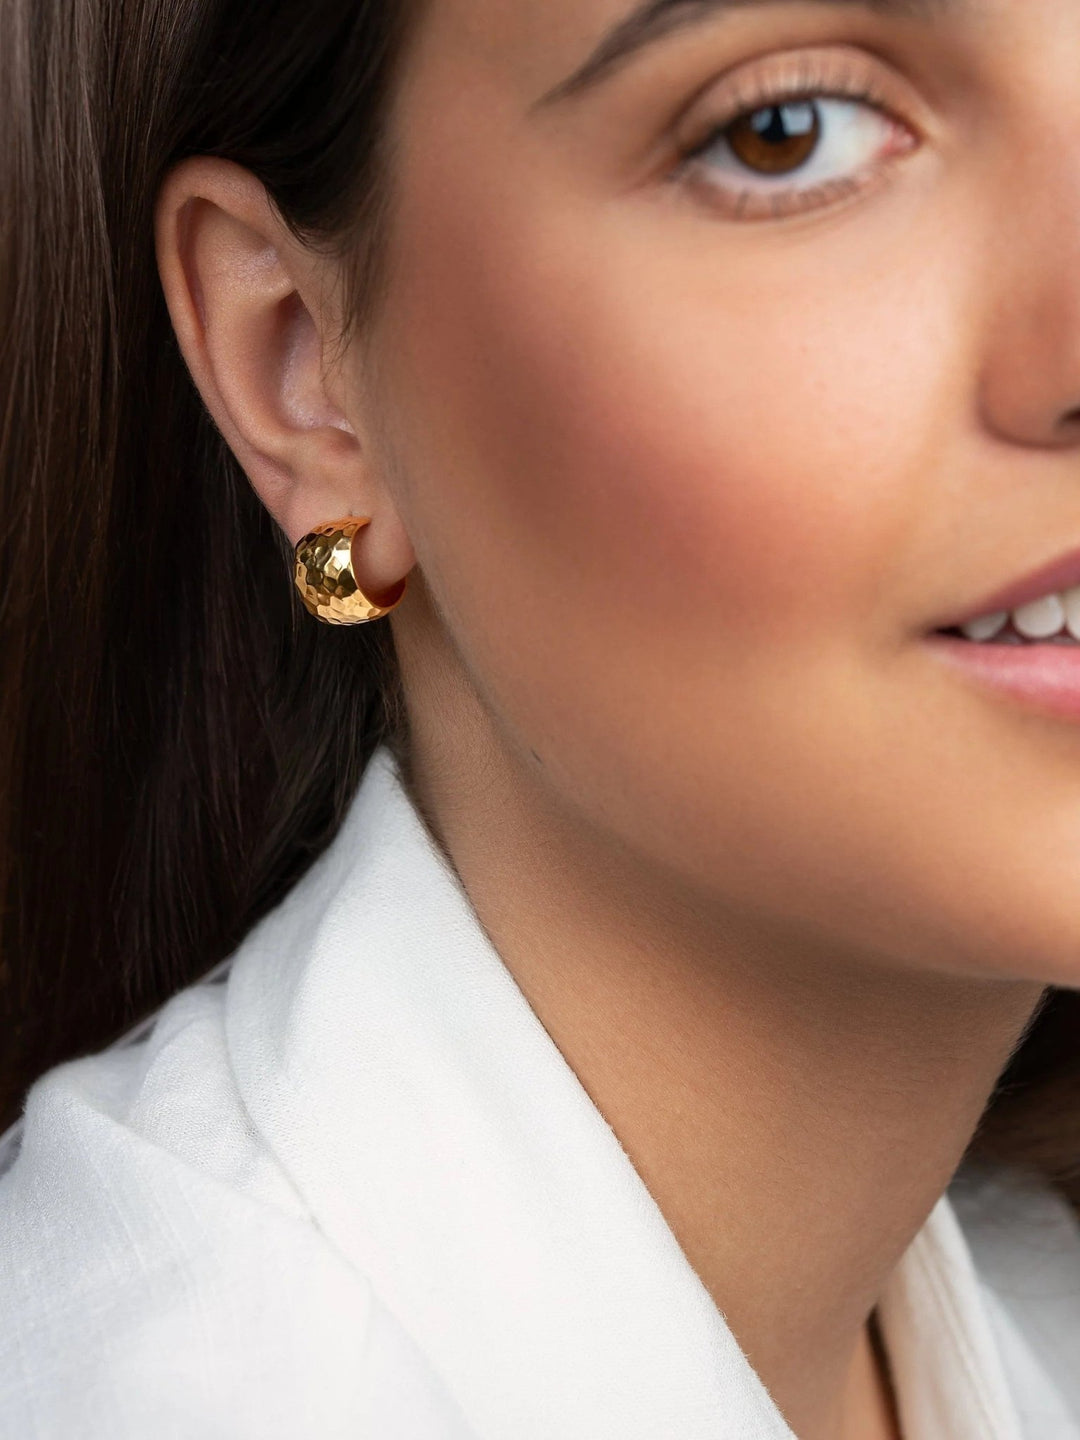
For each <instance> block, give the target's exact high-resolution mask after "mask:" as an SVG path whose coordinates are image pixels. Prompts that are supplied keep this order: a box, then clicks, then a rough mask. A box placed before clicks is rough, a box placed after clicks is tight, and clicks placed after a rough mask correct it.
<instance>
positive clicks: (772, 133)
mask: <svg viewBox="0 0 1080 1440" xmlns="http://www.w3.org/2000/svg"><path fill="white" fill-rule="evenodd" d="M820 134H821V122H820V121H819V119H818V113H817V109H816V107H815V106H814V105H813V104H811V103H810V101H808V100H800V101H796V102H795V103H794V104H792V103H788V104H786V105H766V106H763V107H762V108H761V109H759V110H752V111H748V112H747V113H746V114H745V115H742V116H740V117H739V118H738V119H737V120H734V121H733V122H732V123H731V124H730V125H728V126H727V128H726V129H725V130H724V136H725V138H726V139H727V142H728V144H729V145H730V146H731V149H732V150H733V151H734V153H735V155H736V156H737V157H738V158H739V159H740V160H741V161H742V162H743V164H744V165H748V166H749V167H750V168H751V169H753V170H761V171H765V172H767V173H768V174H778V173H782V172H783V171H786V170H795V169H797V168H798V167H799V166H800V165H802V164H804V163H805V162H806V160H807V159H808V158H809V157H810V155H811V154H812V153H813V151H814V147H815V145H816V144H817V142H818V138H819V136H820Z"/></svg>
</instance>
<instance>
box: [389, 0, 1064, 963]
mask: <svg viewBox="0 0 1080 1440" xmlns="http://www.w3.org/2000/svg"><path fill="white" fill-rule="evenodd" d="M643 13H647V16H648V17H650V18H647V19H646V20H644V21H643V22H642V23H641V25H640V26H638V25H637V24H636V22H633V23H631V24H630V25H629V27H628V28H626V29H623V30H622V31H621V32H619V31H618V27H619V26H620V24H621V23H625V22H627V20H628V16H629V14H630V8H629V5H628V3H627V0H432V3H431V4H430V6H429V10H428V13H427V15H426V16H425V18H424V20H423V22H422V24H421V25H420V28H419V31H418V34H417V37H416V41H415V45H414V49H413V50H412V52H411V54H410V56H409V62H408V65H407V67H406V72H405V76H404V82H403V88H402V90H401V93H400V98H399V102H398V107H397V111H396V116H395V130H396V135H397V140H398V152H397V156H396V160H395V175H396V187H397V208H396V211H395V214H394V221H393V233H392V236H391V241H390V244H391V252H392V256H393V269H392V272H391V276H390V281H389V288H388V291H387V300H386V305H385V308H384V309H383V310H382V312H381V315H380V317H379V319H378V321H377V323H376V328H375V330H374V331H373V332H372V333H371V335H370V336H369V337H368V339H369V341H370V344H369V345H368V347H367V348H368V353H369V355H370V357H371V374H372V376H373V377H374V379H371V376H369V377H368V379H369V380H370V381H371V385H372V412H373V414H376V413H377V416H378V425H379V427H380V429H379V442H378V443H379V447H380V449H381V450H382V452H383V453H382V457H381V458H382V460H383V462H385V467H386V473H387V474H388V475H390V476H392V477H393V482H392V483H393V486H394V489H395V498H396V501H397V504H398V506H399V507H400V511H401V514H402V517H403V520H404V523H405V525H406V527H407V529H408V532H409V534H410V536H411V538H412V541H413V544H414V546H415V549H416V553H417V556H418V560H419V565H420V569H421V571H422V572H423V575H424V579H425V582H426V586H427V588H428V589H429V590H430V592H431V594H432V596H433V599H434V601H435V606H436V610H437V612H438V613H439V614H440V616H441V617H442V619H443V620H444V621H445V624H446V626H447V628H448V632H449V634H450V635H451V636H452V649H453V653H454V654H455V655H456V656H457V657H459V658H460V661H461V664H462V665H463V667H464V669H465V672H466V673H467V674H468V676H469V677H470V679H471V682H472V684H473V685H474V686H475V688H476V690H477V692H478V694H479V695H480V697H481V700H482V703H483V704H484V706H485V707H486V708H487V709H488V711H489V712H490V713H491V715H492V716H493V718H494V720H495V723H496V727H497V731H498V734H499V735H500V736H501V738H502V741H503V743H504V744H505V745H506V747H507V749H508V751H509V753H510V754H511V755H512V756H513V757H515V758H516V759H517V760H518V761H519V763H520V764H521V765H522V766H523V767H529V768H530V770H531V771H532V772H533V773H535V774H536V775H537V776H539V777H542V779H543V783H544V784H545V785H546V786H547V787H548V788H549V791H550V793H551V794H552V795H553V796H555V797H556V798H557V799H558V801H559V802H560V803H561V805H562V806H563V807H564V809H565V810H566V812H567V813H569V814H571V815H572V816H573V817H575V819H576V820H577V821H578V822H579V823H580V824H581V825H583V826H586V827H589V828H590V829H592V830H595V831H600V832H604V833H605V834H608V835H613V836H616V837H618V839H619V840H620V841H622V842H624V843H625V844H627V845H629V847H630V848H631V851H632V852H633V853H634V854H635V855H636V856H637V857H639V858H640V860H641V862H642V863H643V864H646V865H649V866H650V867H657V868H658V870H659V869H662V870H664V871H665V872H672V873H674V874H677V875H678V876H679V877H680V878H681V880H683V881H685V882H686V883H688V884H689V885H690V886H691V887H692V889H693V890H694V891H695V892H697V893H699V894H700V895H702V896H707V897H709V899H710V901H711V902H714V903H715V904H716V905H717V906H719V907H721V908H724V907H726V908H728V909H730V910H731V911H732V912H735V913H739V914H740V915H743V916H757V917H761V918H762V919H763V920H766V919H767V920H768V921H769V922H770V923H778V924H780V925H782V926H783V928H784V929H785V931H790V932H792V933H799V932H802V933H803V934H805V935H813V936H815V937H816V938H818V939H822V940H824V941H826V942H827V943H829V944H832V945H835V946H836V947H837V948H838V949H840V950H844V951H849V950H853V951H857V952H860V953H862V954H864V955H871V956H875V957H879V958H880V959H881V960H882V961H883V963H891V964H901V965H904V966H915V967H923V968H934V969H937V970H947V971H950V972H953V973H958V974H959V973H968V974H973V975H974V974H980V975H1007V976H1011V977H1023V978H1030V979H1038V980H1040V981H1043V982H1057V983H1060V984H1065V985H1080V718H1078V717H1080V646H1077V648H1076V649H1075V650H1073V649H1066V648H1064V647H1063V646H1057V645H1055V646H1049V645H1045V644H1038V645H1035V644H1032V645H1031V646H1030V648H1027V649H1022V648H1020V646H1019V645H1016V646H1007V645H997V644H994V645H992V646H991V645H980V644H977V643H976V642H973V641H965V640H961V639H954V640H952V641H951V642H950V641H946V640H943V639H942V637H941V636H940V635H938V636H935V635H934V632H935V631H937V630H938V629H940V628H941V627H948V626H950V625H952V624H955V623H956V622H957V621H960V620H966V619H968V618H970V617H971V616H972V615H974V614H978V613H980V612H981V611H985V610H986V609H987V608H990V607H987V606H986V605H984V604H983V603H982V602H983V601H984V600H986V599H987V597H992V596H993V595H994V592H997V591H1000V590H1002V588H1003V587H1006V586H1009V585H1011V584H1013V583H1014V582H1017V581H1019V580H1023V579H1025V578H1026V577H1028V576H1029V574H1030V573H1031V572H1033V571H1036V570H1037V569H1039V568H1040V567H1042V566H1044V565H1045V564H1046V563H1047V562H1048V561H1052V560H1056V559H1058V558H1059V557H1061V556H1062V555H1065V554H1067V552H1070V551H1076V552H1078V553H1080V146H1077V144H1076V139H1075V137H1076V135H1077V133H1078V132H1080V65H1078V57H1080V6H1077V5H1076V3H1075V0H968V3H966V4H961V3H960V0H956V3H954V4H949V3H948V0H939V3H936V4H931V3H921V4H915V3H911V0H908V3H895V4H891V5H890V4H887V3H884V0H879V3H876V4H858V3H851V0H848V3H814V0H810V3H748V0H741V3H730V0H729V3H728V4H726V5H725V4H720V3H714V4H710V3H706V0H693V3H689V0H680V3H669V4H663V3H654V4H653V5H651V6H646V7H645V9H644V12H643ZM613 28H616V30H617V33H621V34H622V37H623V39H624V40H627V41H631V40H634V39H635V37H636V41H637V42H640V43H638V46H637V48H636V50H635V51H634V53H627V54H625V55H623V56H622V57H621V58H620V59H613V60H612V61H611V63H610V64H609V65H608V66H607V67H606V68H601V70H599V71H598V72H597V73H596V74H595V75H594V77H593V79H592V81H591V82H585V83H582V84H580V85H579V86H577V87H574V88H571V89H569V90H568V91H566V92H564V93H562V94H558V95H554V96H549V93H548V92H551V91H552V90H553V89H554V88H555V87H557V86H558V85H559V84H560V82H562V81H564V80H565V79H566V78H567V77H568V76H569V75H570V74H571V73H572V72H574V71H575V70H577V69H578V67H580V66H581V65H582V64H583V62H584V61H585V59H586V57H587V56H589V55H590V54H591V53H592V52H593V51H594V48H595V47H596V46H597V45H598V44H599V43H600V41H601V37H603V36H605V35H606V34H607V33H608V32H609V31H610V30H612V29H613ZM647 37H648V38H647ZM736 116H738V117H740V118H739V120H738V123H732V122H733V120H734V119H735V117H736ZM710 136H711V139H710ZM1052 578H1053V582H1054V583H1047V584H1046V585H1045V586H1044V587H1043V589H1044V591H1049V590H1064V589H1067V588H1069V586H1071V585H1080V562H1078V563H1077V565H1076V566H1075V567H1074V568H1073V569H1072V570H1071V571H1070V570H1068V569H1067V572H1066V573H1065V574H1064V575H1063V576H1060V577H1052ZM1036 593H1043V592H1040V591H1037V592H1036ZM1028 598H1032V597H1028ZM1046 608H1047V607H1045V606H1044V607H1043V609H1044V610H1045V609H1046ZM1049 608H1050V609H1052V608H1053V607H1052V605H1051V606H1050V607H1049ZM393 623H394V624H395V625H398V624H401V625H402V626H407V625H408V623H409V620H408V613H407V606H402V607H401V611H400V612H399V613H398V614H396V615H395V619H394V622H393ZM980 662H981V664H982V667H983V670H984V671H985V673H981V672H980V669H979V663H980ZM1053 664H1056V665H1057V666H1058V671H1057V672H1055V673H1057V674H1058V681H1057V682H1054V677H1053V675H1051V676H1050V679H1049V680H1048V679H1047V667H1048V665H1053ZM1024 666H1026V667H1029V669H1030V668H1031V667H1034V672H1035V680H1034V681H1032V680H1031V679H1030V676H1029V678H1028V679H1026V680H1025V679H1023V678H1022V677H1021V679H1020V680H1019V681H1016V680H1015V677H1016V675H1017V673H1018V667H1024ZM1062 667H1064V672H1066V673H1065V678H1064V680H1061V673H1062ZM1009 676H1012V677H1013V683H1015V684H1019V685H1020V686H1021V692H1015V691H1013V692H1010V691H1008V690H1007V689H1006V688H1003V687H1004V686H1005V685H1006V682H1007V681H1008V677H1009ZM1039 676H1042V679H1041V680H1040V679H1039ZM995 677H996V678H995ZM1052 683H1057V684H1058V692H1059V693H1058V698H1057V700H1056V701H1055V700H1053V699H1048V698H1047V695H1046V693H1045V691H1046V686H1047V685H1048V684H1052ZM1033 686H1034V687H1035V688H1034V689H1033V688H1032V687H1033ZM1039 686H1041V687H1042V693H1041V698H1040V696H1039V695H1036V694H1035V689H1038V688H1039ZM1062 686H1064V689H1062ZM1070 695H1071V697H1072V699H1071V704H1072V715H1071V718H1070V716H1069V715H1068V714H1066V713H1063V711H1062V707H1063V706H1064V708H1065V709H1066V710H1067V709H1068V706H1069V703H1070Z"/></svg>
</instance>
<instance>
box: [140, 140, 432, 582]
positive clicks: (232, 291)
mask: <svg viewBox="0 0 1080 1440" xmlns="http://www.w3.org/2000/svg"><path fill="white" fill-rule="evenodd" d="M155 242H156V249H157V260H158V269H159V274H160V276H161V283H162V288H163V290H164V294H165V300H166V304H167V305H168V309H169V314H170V317H171V319H172V323H173V327H174V329H175V331H176V336H177V340H178V342H179V345H180V349H181V351H182V353H183V356H184V359H185V361H186V363H187V366H188V369H189V370H190V372H191V375H192V379H193V380H194V382H195V384H196V386H197V387H198V389H199V392H200V394H201V395H202V398H203V401H204V403H205V405H206V407H207V409H208V411H209V412H210V415H211V417H212V419H213V421H214V423H215V425H216V426H217V428H218V429H219V430H220V431H221V433H222V435H223V437H224V438H225V440H226V442H227V443H228V444H229V446H230V448H231V449H232V450H233V452H234V454H235V455H236V457H237V459H238V460H239V461H240V464H241V465H242V466H243V468H244V470H245V472H246V473H247V475H248V477H249V479H250V481H251V483H252V485H253V487H254V488H255V490H256V492H257V493H258V494H259V496H260V498H261V499H262V501H263V503H264V504H265V505H266V507H267V509H268V510H269V511H270V513H271V514H272V515H273V516H274V518H275V520H276V521H277V522H278V524H279V525H280V526H281V528H282V529H283V530H284V532H285V534H286V535H287V536H288V538H289V540H290V543H292V544H294V545H295V544H296V542H297V541H298V540H299V539H300V537H301V536H302V535H304V534H306V533H307V532H309V531H311V530H312V529H313V528H314V527H315V526H316V525H319V524H324V523H326V522H328V521H332V520H336V519H338V518H340V517H343V516H346V515H355V514H369V515H373V516H375V517H376V519H375V522H374V523H373V524H372V526H371V531H372V535H371V540H372V541H374V542H375V543H374V544H369V545H368V546H366V547H365V572H364V578H365V582H366V584H367V586H369V587H370V588H371V589H373V590H374V591H375V592H379V591H382V590H384V589H387V588H389V587H390V586H391V585H393V584H395V583H396V582H397V581H398V580H399V579H400V578H401V577H402V575H403V574H404V573H406V571H407V570H408V569H409V568H411V565H412V564H413V562H414V559H415V557H414V556H413V555H412V552H411V547H410V546H409V543H408V540H407V538H406V537H405V535H404V532H403V527H402V526H401V524H400V521H399V519H398V517H397V516H396V515H392V514H391V511H392V498H391V497H390V496H389V495H388V494H387V493H386V492H385V490H384V488H383V487H382V486H381V485H379V484H378V483H377V477H376V476H375V475H374V474H373V473H372V467H371V465H370V464H369V462H368V459H367V455H366V452H365V449H364V446H363V443H362V437H361V436H359V435H358V434H357V431H356V429H355V427H354V425H353V423H352V421H351V420H350V418H349V416H348V415H347V414H346V413H345V409H344V403H343V397H342V395H341V394H340V393H338V391H337V389H336V385H337V383H338V382H339V381H340V375H337V374H335V375H334V376H333V377H332V376H331V375H330V374H329V373H328V371H327V367H326V365H325V363H324V355H325V353H326V352H327V349H328V342H329V339H331V338H332V335H331V331H334V333H336V331H335V330H334V327H335V325H336V321H337V317H336V316H335V315H333V314H331V313H330V311H329V303H328V300H327V298H326V297H328V296H329V295H331V294H332V293H333V286H332V280H333V276H332V275H330V274H328V273H327V267H328V266H329V265H330V262H329V261H326V260H325V259H324V258H323V257H321V256H318V255H316V254H314V253H313V252H311V251H308V250H305V249H304V247H303V246H302V245H301V244H300V242H299V241H297V240H296V238H295V237H294V236H293V235H292V233H291V232H290V231H289V230H288V229H287V227H286V226H285V225H284V223H283V222H282V221H281V219H280V218H279V216H278V215H277V213H276V211H275V209H274V207H273V206H272V204H271V202H270V200H269V197H268V195H267V193H266V190H265V188H264V187H263V186H262V184H261V183H260V182H259V181H258V179H257V178H256V177H255V176H254V175H252V174H251V172H249V171H247V170H244V169H243V168H242V167H241V166H238V165H236V164H234V163H232V162H231V161H226V160H219V159H216V158H214V157H208V156H196V157H192V158H191V159H188V160H185V161H182V162H181V163H180V164H179V165H178V166H176V167H175V168H174V169H173V170H172V171H171V172H170V173H169V175H168V176H167V177H166V179H165V181H164V183H163V185H162V187H161V189H160V191H159V194H158V199H157V209H156V215H155Z"/></svg>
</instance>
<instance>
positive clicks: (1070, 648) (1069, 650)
mask: <svg viewBox="0 0 1080 1440" xmlns="http://www.w3.org/2000/svg"><path fill="white" fill-rule="evenodd" d="M1033 598H1034V597H1033ZM980 613H983V612H980ZM925 644H926V645H927V646H928V648H929V649H930V651H931V653H932V654H934V655H935V656H936V657H937V659H938V660H939V661H940V662H942V663H944V664H946V665H948V666H949V667H950V668H951V669H953V670H955V671H958V672H959V673H960V674H962V675H963V676H964V678H965V679H966V680H968V681H974V683H975V684H976V685H977V686H979V687H980V688H982V689H984V690H989V691H990V692H992V693H996V694H997V695H998V696H999V697H1002V698H1004V699H1007V700H1012V701H1014V702H1018V703H1019V704H1020V705H1022V706H1023V707H1024V708H1025V709H1028V710H1033V711H1036V712H1038V713H1041V714H1043V715H1046V716H1051V717H1055V718H1058V719H1063V720H1073V721H1080V644H1078V645H1051V644H1049V643H1048V642H1042V643H1038V642H1032V643H1029V644H1025V645H995V644H994V643H993V642H992V641H990V642H986V643H980V642H978V641H975V640H964V639H962V638H961V637H960V636H958V635H945V634H942V633H941V632H940V631H939V632H936V633H934V634H932V635H927V636H926V638H925Z"/></svg>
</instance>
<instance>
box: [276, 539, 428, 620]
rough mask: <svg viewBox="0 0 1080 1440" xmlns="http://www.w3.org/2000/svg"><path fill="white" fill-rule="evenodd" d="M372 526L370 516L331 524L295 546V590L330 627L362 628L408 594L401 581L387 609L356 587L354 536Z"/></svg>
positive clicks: (386, 612) (309, 610) (308, 607)
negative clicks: (353, 550) (369, 525)
mask: <svg viewBox="0 0 1080 1440" xmlns="http://www.w3.org/2000/svg"><path fill="white" fill-rule="evenodd" d="M370 522H371V516H370V515H348V516H346V517H345V519H343V520H330V521H328V522H327V523H326V524H325V525H316V526H315V529H314V530H309V531H308V533H307V534H306V535H305V536H304V537H303V538H302V539H300V540H298V541H297V542H296V576H295V579H296V588H297V589H298V590H299V591H300V598H301V600H303V602H304V605H305V607H306V609H307V610H308V612H309V613H310V614H312V615H314V616H315V618H316V619H317V620H323V621H325V622H326V624H327V625H362V624H363V623H364V621H366V620H378V618H379V616H380V615H387V614H389V613H390V611H391V610H393V608H394V606H395V605H396V604H397V603H398V601H399V600H400V599H401V597H402V596H403V595H404V594H405V583H406V582H405V580H402V581H401V583H400V585H399V586H398V588H397V591H396V593H395V594H394V595H393V597H392V598H391V600H390V603H389V604H388V605H377V604H376V603H375V601H374V600H369V599H368V597H367V596H366V595H365V594H364V592H363V591H362V590H361V589H360V586H359V585H358V584H357V583H356V575H355V573H354V571H353V564H352V542H353V536H354V535H355V534H356V532H357V531H358V530H360V529H361V528H362V527H363V526H364V525H368V524H370Z"/></svg>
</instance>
